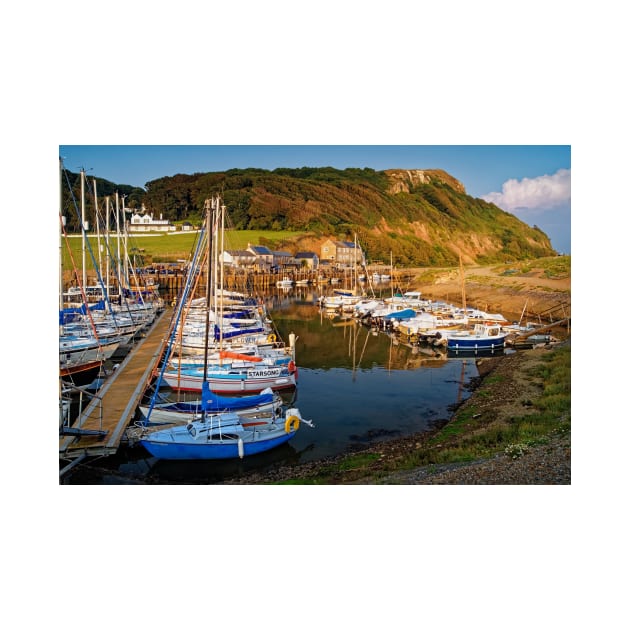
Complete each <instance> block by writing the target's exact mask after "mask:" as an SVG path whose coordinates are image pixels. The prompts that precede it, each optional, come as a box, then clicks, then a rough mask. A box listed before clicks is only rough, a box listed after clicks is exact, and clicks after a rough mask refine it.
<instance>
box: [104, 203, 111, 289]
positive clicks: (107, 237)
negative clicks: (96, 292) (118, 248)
mask: <svg viewBox="0 0 630 630" xmlns="http://www.w3.org/2000/svg"><path fill="white" fill-rule="evenodd" d="M109 212H110V209H109V195H107V197H105V247H106V251H107V256H105V293H106V294H107V299H108V300H109Z"/></svg>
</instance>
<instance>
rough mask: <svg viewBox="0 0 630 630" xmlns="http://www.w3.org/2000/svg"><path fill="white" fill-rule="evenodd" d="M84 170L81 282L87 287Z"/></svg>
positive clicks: (82, 183)
mask: <svg viewBox="0 0 630 630" xmlns="http://www.w3.org/2000/svg"><path fill="white" fill-rule="evenodd" d="M85 230H86V227H85V170H84V169H83V168H82V169H81V267H82V270H83V273H82V275H81V281H82V283H83V287H84V288H85V287H86V286H87V271H86V268H85V258H86V247H85Z"/></svg>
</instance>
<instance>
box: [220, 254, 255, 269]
mask: <svg viewBox="0 0 630 630" xmlns="http://www.w3.org/2000/svg"><path fill="white" fill-rule="evenodd" d="M220 258H221V260H223V262H224V263H225V264H226V265H232V266H234V267H253V266H254V265H255V264H256V260H257V259H256V256H255V255H254V254H252V253H251V252H248V251H245V250H230V251H228V250H226V251H224V252H222V254H221V256H220Z"/></svg>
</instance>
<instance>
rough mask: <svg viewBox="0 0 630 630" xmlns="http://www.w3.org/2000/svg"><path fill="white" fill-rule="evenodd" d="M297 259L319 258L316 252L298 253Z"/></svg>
mask: <svg viewBox="0 0 630 630" xmlns="http://www.w3.org/2000/svg"><path fill="white" fill-rule="evenodd" d="M295 258H317V254H316V253H315V252H298V253H297V254H296V255H295Z"/></svg>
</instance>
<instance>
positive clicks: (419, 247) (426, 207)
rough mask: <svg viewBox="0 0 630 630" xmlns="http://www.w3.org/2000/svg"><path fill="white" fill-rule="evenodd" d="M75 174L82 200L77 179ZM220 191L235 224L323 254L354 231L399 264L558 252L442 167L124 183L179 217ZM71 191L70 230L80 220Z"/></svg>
mask: <svg viewBox="0 0 630 630" xmlns="http://www.w3.org/2000/svg"><path fill="white" fill-rule="evenodd" d="M70 175H71V176H72V184H73V189H74V190H75V192H74V194H75V198H76V199H78V193H77V186H78V177H77V176H76V175H72V174H70ZM101 187H102V189H101ZM66 188H67V186H66ZM116 188H117V189H118V190H119V191H122V189H124V188H125V187H123V186H117V187H116V186H115V185H113V184H111V182H105V180H98V179H97V189H98V199H99V206H100V205H101V203H100V200H101V199H102V196H103V195H105V194H111V191H113V190H115V189H116ZM107 191H109V192H107ZM217 193H219V194H221V196H222V198H223V200H224V203H225V205H226V208H227V210H228V216H229V221H230V224H231V227H234V228H236V229H239V230H290V231H298V232H303V233H304V232H306V233H307V236H303V237H300V238H299V239H294V240H292V241H285V242H282V246H283V248H284V249H288V250H290V251H294V252H295V251H296V250H304V249H311V250H314V251H319V250H318V246H319V244H321V242H323V241H324V240H326V239H327V238H331V237H332V238H338V239H343V240H349V241H351V240H353V238H354V234H355V233H356V234H357V238H358V239H359V242H360V244H361V246H362V247H363V249H364V250H365V251H366V253H367V255H368V257H369V259H371V260H377V259H381V260H383V261H389V259H390V253H391V256H392V258H393V262H394V264H395V265H398V266H420V265H422V266H424V265H453V264H457V262H458V260H459V255H460V254H461V255H462V259H463V261H464V262H465V263H480V264H483V263H491V262H502V261H507V260H520V259H526V258H537V257H541V256H549V255H553V254H554V253H555V252H554V250H553V248H552V246H551V243H550V241H549V238H548V237H547V236H546V235H545V234H544V233H543V232H542V231H541V230H539V229H538V228H536V227H534V228H531V227H529V226H528V225H526V224H525V223H523V222H522V221H520V220H519V219H517V218H516V217H515V216H514V215H511V214H509V213H507V212H504V211H503V210H501V209H500V208H498V207H497V206H495V205H494V204H491V203H487V202H486V201H483V200H481V199H476V198H474V197H471V196H469V195H467V194H466V191H465V189H464V186H463V185H462V184H461V183H460V182H459V181H457V180H456V179H455V178H454V177H452V176H451V175H449V174H448V173H446V172H444V171H440V170H424V171H420V170H413V171H406V170H387V171H374V170H373V169H368V168H364V169H359V168H349V169H345V170H338V169H334V168H330V167H326V168H309V167H304V168H298V169H289V168H278V169H276V170H274V171H268V170H264V169H256V168H249V169H231V170H228V171H225V172H217V173H196V174H193V175H174V176H172V177H162V178H160V179H156V180H153V181H150V182H148V183H147V184H146V190H142V189H140V188H132V187H129V186H127V187H126V190H125V194H126V195H127V196H126V199H125V202H126V206H127V207H129V208H134V207H135V208H139V207H140V206H141V205H144V207H145V208H146V210H147V211H148V212H152V213H153V215H154V216H160V215H161V216H162V217H163V218H164V219H169V220H171V221H173V222H178V221H191V222H193V223H199V222H201V216H202V212H203V206H204V201H205V199H207V198H208V197H209V196H211V195H213V194H217ZM66 196H67V199H66V201H65V202H64V205H65V206H66V207H67V208H68V209H69V210H70V211H68V210H67V211H66V212H67V214H68V215H69V218H70V222H69V225H70V229H72V226H73V225H74V226H75V227H76V225H78V223H79V221H78V220H77V218H76V216H73V215H75V214H76V211H75V210H73V209H72V208H70V206H71V205H72V203H73V202H72V200H71V199H70V196H69V195H66ZM88 205H89V203H88ZM92 216H93V210H92Z"/></svg>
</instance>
